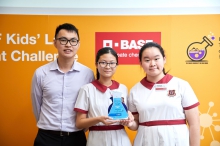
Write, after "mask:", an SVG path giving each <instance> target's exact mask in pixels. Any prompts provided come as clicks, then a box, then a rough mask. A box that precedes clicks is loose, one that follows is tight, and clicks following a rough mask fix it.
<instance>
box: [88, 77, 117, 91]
mask: <svg viewBox="0 0 220 146" xmlns="http://www.w3.org/2000/svg"><path fill="white" fill-rule="evenodd" d="M92 84H93V85H94V86H95V87H96V88H97V89H98V90H99V91H101V92H103V93H105V91H106V90H107V88H109V89H110V90H113V89H118V87H119V85H120V84H119V83H118V82H116V81H114V80H112V85H111V86H109V87H107V86H105V85H102V84H101V83H100V82H99V81H98V80H94V81H93V82H92Z"/></svg>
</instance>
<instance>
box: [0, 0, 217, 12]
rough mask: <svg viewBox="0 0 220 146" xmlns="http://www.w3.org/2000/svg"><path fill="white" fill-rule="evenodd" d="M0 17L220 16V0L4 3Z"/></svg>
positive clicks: (21, 0) (26, 0) (32, 0)
mask: <svg viewBox="0 0 220 146" xmlns="http://www.w3.org/2000/svg"><path fill="white" fill-rule="evenodd" d="M0 14H40V15H175V14H176V15H184V14H220V0H0Z"/></svg>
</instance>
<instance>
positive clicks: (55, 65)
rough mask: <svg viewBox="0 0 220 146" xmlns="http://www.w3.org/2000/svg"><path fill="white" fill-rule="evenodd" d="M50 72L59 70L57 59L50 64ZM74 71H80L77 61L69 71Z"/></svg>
mask: <svg viewBox="0 0 220 146" xmlns="http://www.w3.org/2000/svg"><path fill="white" fill-rule="evenodd" d="M50 70H59V66H58V63H57V59H56V60H55V61H54V62H52V65H51V67H50ZM74 70H75V71H80V65H79V63H78V62H77V61H74V63H73V66H72V67H71V69H70V71H74Z"/></svg>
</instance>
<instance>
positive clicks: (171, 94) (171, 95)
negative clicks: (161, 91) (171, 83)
mask: <svg viewBox="0 0 220 146" xmlns="http://www.w3.org/2000/svg"><path fill="white" fill-rule="evenodd" d="M168 96H169V97H174V96H176V92H175V90H168Z"/></svg>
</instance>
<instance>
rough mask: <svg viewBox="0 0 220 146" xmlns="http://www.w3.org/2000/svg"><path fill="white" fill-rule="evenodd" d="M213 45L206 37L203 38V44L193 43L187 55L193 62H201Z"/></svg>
mask: <svg viewBox="0 0 220 146" xmlns="http://www.w3.org/2000/svg"><path fill="white" fill-rule="evenodd" d="M212 45H213V43H212V42H211V41H210V40H209V39H208V38H207V37H206V36H204V37H203V41H202V42H193V43H191V44H190V45H189V46H188V48H187V55H188V57H189V58H190V59H191V60H192V61H201V60H203V59H204V58H205V56H206V54H207V47H208V46H212Z"/></svg>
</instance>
